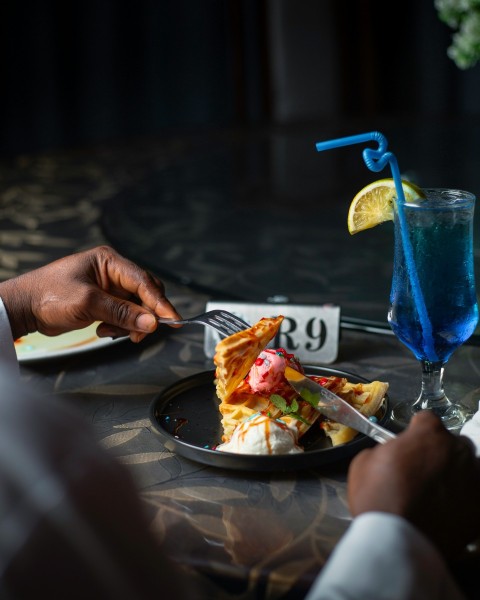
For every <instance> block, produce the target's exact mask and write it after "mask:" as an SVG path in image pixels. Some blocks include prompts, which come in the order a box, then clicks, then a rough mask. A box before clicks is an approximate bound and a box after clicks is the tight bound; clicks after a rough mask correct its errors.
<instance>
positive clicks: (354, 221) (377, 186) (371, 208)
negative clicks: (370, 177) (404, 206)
mask: <svg viewBox="0 0 480 600" xmlns="http://www.w3.org/2000/svg"><path fill="white" fill-rule="evenodd" d="M402 187H403V193H404V195H405V202H407V203H408V202H414V201H415V200H418V199H420V198H425V194H424V193H423V191H422V190H421V188H419V187H418V186H417V185H415V184H414V183H412V182H411V181H405V180H403V179H402ZM396 196H397V193H396V190H395V182H394V180H393V178H387V179H379V180H378V181H374V182H372V183H369V184H368V185H366V186H365V187H364V188H363V189H361V190H360V191H359V192H358V194H357V195H356V196H355V198H354V199H353V200H352V203H351V204H350V209H349V211H348V219H347V225H348V231H349V232H350V233H351V234H352V235H353V234H354V233H358V232H359V231H363V230H364V229H370V228H371V227H375V226H376V225H379V224H380V223H383V222H384V221H393V203H394V202H395V198H396Z"/></svg>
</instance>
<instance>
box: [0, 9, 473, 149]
mask: <svg viewBox="0 0 480 600" xmlns="http://www.w3.org/2000/svg"><path fill="white" fill-rule="evenodd" d="M392 13H393V14H392ZM451 35H452V31H451V30H450V29H449V28H448V27H447V26H446V25H445V24H443V23H442V22H440V21H439V19H438V16H437V12H436V9H435V7H434V0H403V1H402V2H396V3H391V2H385V1H384V0H348V1H339V0H265V1H263V0H129V1H125V0H82V1H69V0H67V1H65V0H38V1H34V0H32V1H23V2H22V1H21V0H3V2H2V3H1V5H0V81H1V93H0V132H1V135H0V153H1V154H2V155H11V154H17V153H24V152H38V151H43V150H51V149H53V150H55V149H59V148H63V147H71V146H75V145H82V144H90V143H96V142H105V141H107V142H108V141H111V140H118V139H123V140H125V139H128V138H130V137H136V136H150V135H158V134H163V133H168V132H169V131H172V130H177V131H178V130H179V129H185V130H188V129H190V130H191V129H196V130H198V129H201V128H210V129H211V128H214V127H223V126H245V127H255V126H257V125H261V124H265V123H269V124H272V123H273V124H280V125H289V124H299V123H308V122H319V121H322V120H324V121H331V120H338V121H340V122H341V120H342V119H344V118H349V119H351V118H357V119H358V121H359V129H361V128H362V125H363V123H365V126H366V127H368V129H369V130H370V129H371V124H372V118H373V117H377V116H379V115H382V116H393V117H398V116H402V117H405V116H407V117H408V116H412V117H416V118H431V117H441V118H442V119H455V118H458V117H472V118H474V117H475V116H478V114H479V112H480V103H479V99H480V73H479V68H480V67H478V66H477V67H474V68H473V69H469V70H467V71H461V70H460V69H459V68H458V67H456V65H455V64H454V63H453V61H452V60H451V59H450V58H448V56H447V53H446V52H447V47H448V45H449V44H450V40H451Z"/></svg>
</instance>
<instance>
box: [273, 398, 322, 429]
mask: <svg viewBox="0 0 480 600" xmlns="http://www.w3.org/2000/svg"><path fill="white" fill-rule="evenodd" d="M270 402H271V403H272V404H273V405H274V406H276V407H277V408H278V409H279V410H280V411H281V412H282V413H283V414H284V415H289V416H290V417H293V418H295V419H298V420H299V421H301V422H302V423H305V425H311V423H309V422H308V421H307V420H306V419H304V418H303V417H302V415H300V414H299V413H298V408H299V407H298V402H297V401H296V400H295V398H294V399H293V400H292V402H291V404H288V403H287V401H286V400H285V398H283V397H282V396H280V395H279V394H272V395H271V396H270ZM307 402H309V401H308V400H307ZM309 404H311V402H309ZM315 406H316V404H315Z"/></svg>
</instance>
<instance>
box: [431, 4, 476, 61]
mask: <svg viewBox="0 0 480 600" xmlns="http://www.w3.org/2000/svg"><path fill="white" fill-rule="evenodd" d="M435 8H436V9H437V12H438V16H439V19H440V20H441V21H443V22H444V23H445V24H446V25H448V26H449V27H450V28H451V29H454V30H455V33H454V34H453V35H452V44H451V45H450V46H449V47H448V50H447V54H448V56H449V57H450V58H451V59H452V60H453V61H454V62H455V64H456V65H457V67H459V68H460V69H469V68H470V67H473V66H475V65H476V64H477V62H478V61H479V60H480V0H435Z"/></svg>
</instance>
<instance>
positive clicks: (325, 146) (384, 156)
mask: <svg viewBox="0 0 480 600" xmlns="http://www.w3.org/2000/svg"><path fill="white" fill-rule="evenodd" d="M370 141H376V142H378V148H377V149H376V150H375V149H373V148H365V149H364V151H363V160H364V161H365V164H366V165H367V167H368V168H369V169H370V171H375V172H377V173H378V172H379V171H381V170H382V169H383V168H384V167H385V166H386V165H387V163H390V170H391V172H392V177H393V181H394V184H395V190H396V192H397V213H398V221H399V225H400V234H401V239H402V245H403V251H404V253H405V262H406V265H407V271H408V276H409V279H410V284H411V286H412V293H413V298H414V301H415V306H416V307H417V312H418V318H419V319H420V325H421V327H422V331H423V337H424V340H425V345H426V350H427V356H429V357H433V358H431V359H430V360H431V361H432V362H434V361H435V360H438V357H437V353H436V352H435V348H434V344H433V335H432V324H431V323H430V318H429V316H428V312H427V309H426V306H425V301H424V299H423V294H422V289H421V287H420V282H419V280H418V273H417V268H416V265H415V261H414V258H413V252H412V245H411V243H410V238H409V236H408V231H407V222H406V218H405V211H404V204H405V195H404V193H403V186H402V179H401V177H400V171H399V168H398V163H397V159H396V157H395V155H394V154H393V153H392V152H387V139H386V137H385V136H384V135H383V134H382V133H380V132H379V131H371V132H370V133H361V134H359V135H350V136H347V137H344V138H337V139H334V140H327V141H326V142H318V143H317V144H315V146H316V148H317V151H318V152H322V151H323V150H331V149H333V148H341V147H343V146H351V145H353V144H363V143H364V142H370Z"/></svg>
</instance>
